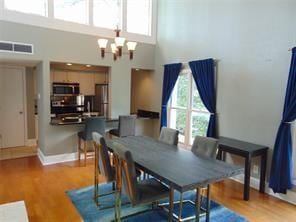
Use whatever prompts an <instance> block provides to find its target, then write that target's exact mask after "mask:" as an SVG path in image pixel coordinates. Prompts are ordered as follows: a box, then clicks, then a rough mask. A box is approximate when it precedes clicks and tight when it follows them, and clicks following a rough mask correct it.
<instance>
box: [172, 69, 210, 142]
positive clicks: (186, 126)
mask: <svg viewBox="0 0 296 222" xmlns="http://www.w3.org/2000/svg"><path fill="white" fill-rule="evenodd" d="M209 117H210V113H209V112H208V111H207V109H206V108H205V106H204V105H203V103H202V101H201V99H200V96H199V93H198V91H197V89H196V85H195V82H194V80H193V77H192V74H191V72H190V71H185V72H182V73H181V74H180V76H179V78H178V80H177V83H176V85H175V88H174V90H173V93H172V96H171V99H170V102H169V106H168V120H169V121H168V126H169V127H170V128H174V129H177V130H179V131H180V134H179V142H180V143H184V144H185V146H190V145H191V144H192V143H193V140H194V138H195V136H196V135H200V136H206V133H207V129H208V123H209Z"/></svg>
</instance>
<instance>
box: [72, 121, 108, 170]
mask: <svg viewBox="0 0 296 222" xmlns="http://www.w3.org/2000/svg"><path fill="white" fill-rule="evenodd" d="M105 122H106V121H105V118H104V117H92V118H87V119H86V120H85V128H84V130H83V131H81V132H79V133H78V159H79V161H80V154H81V151H82V152H83V153H84V165H86V158H87V157H88V156H93V154H91V155H88V151H92V152H93V151H94V150H93V147H92V146H91V147H90V146H88V144H87V143H88V142H89V141H92V133H93V132H97V133H99V134H101V135H103V136H104V135H105ZM81 141H83V147H81Z"/></svg>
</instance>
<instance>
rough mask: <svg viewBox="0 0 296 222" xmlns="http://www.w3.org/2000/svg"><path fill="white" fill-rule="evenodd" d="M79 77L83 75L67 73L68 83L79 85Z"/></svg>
mask: <svg viewBox="0 0 296 222" xmlns="http://www.w3.org/2000/svg"><path fill="white" fill-rule="evenodd" d="M81 75H83V73H80V72H73V71H72V72H67V81H68V82H70V83H79V80H80V78H81Z"/></svg>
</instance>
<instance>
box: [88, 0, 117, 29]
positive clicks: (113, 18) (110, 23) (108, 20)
mask: <svg viewBox="0 0 296 222" xmlns="http://www.w3.org/2000/svg"><path fill="white" fill-rule="evenodd" d="M121 12H122V0H94V6H93V24H94V25H95V26H98V27H102V28H109V29H115V28H116V27H117V26H118V27H119V28H120V27H121V23H122V16H121Z"/></svg>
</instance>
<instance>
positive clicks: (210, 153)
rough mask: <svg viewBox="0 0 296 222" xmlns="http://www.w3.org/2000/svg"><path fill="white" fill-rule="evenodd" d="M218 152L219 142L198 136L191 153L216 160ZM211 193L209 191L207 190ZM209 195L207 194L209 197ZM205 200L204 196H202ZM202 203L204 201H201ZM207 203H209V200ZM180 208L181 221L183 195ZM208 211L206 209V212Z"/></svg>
mask: <svg viewBox="0 0 296 222" xmlns="http://www.w3.org/2000/svg"><path fill="white" fill-rule="evenodd" d="M217 151H218V140H217V139H214V138H210V137H203V136H196V137H195V138H194V142H193V144H192V147H191V152H193V153H194V154H195V155H197V156H205V157H207V158H213V159H216V156H217ZM202 188H203V190H204V189H207V186H206V187H202ZM207 192H209V190H207ZM208 195H209V193H207V196H208ZM201 198H203V196H201ZM201 201H203V200H202V199H201ZM207 201H209V200H208V199H207ZM179 206H180V208H179V218H178V220H180V219H181V216H182V206H183V193H181V194H180V205H179ZM206 210H207V209H204V211H206Z"/></svg>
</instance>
